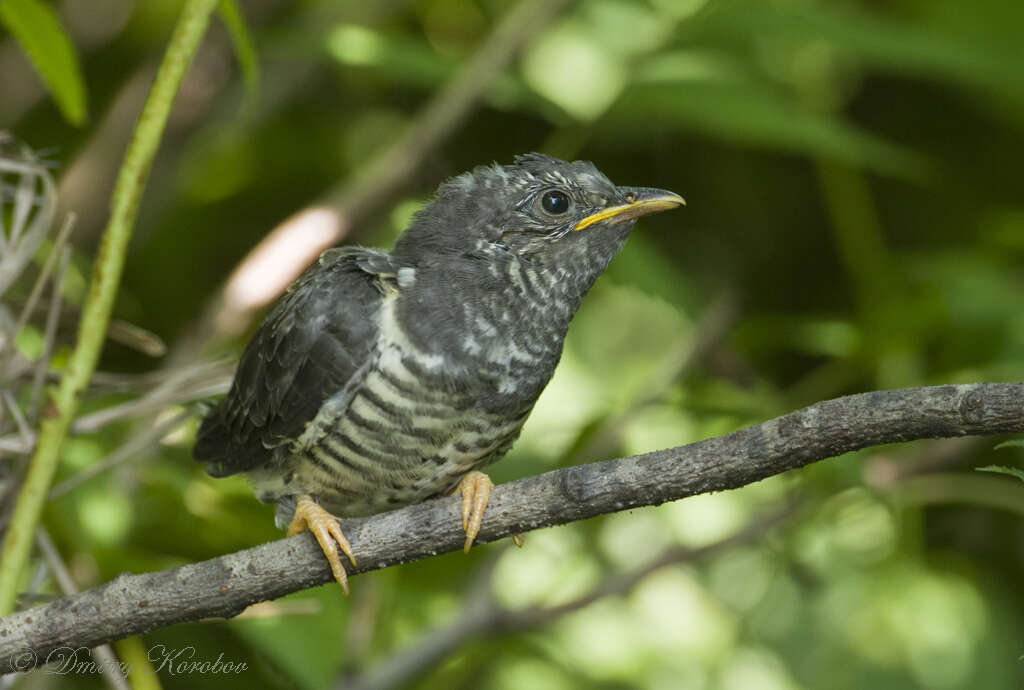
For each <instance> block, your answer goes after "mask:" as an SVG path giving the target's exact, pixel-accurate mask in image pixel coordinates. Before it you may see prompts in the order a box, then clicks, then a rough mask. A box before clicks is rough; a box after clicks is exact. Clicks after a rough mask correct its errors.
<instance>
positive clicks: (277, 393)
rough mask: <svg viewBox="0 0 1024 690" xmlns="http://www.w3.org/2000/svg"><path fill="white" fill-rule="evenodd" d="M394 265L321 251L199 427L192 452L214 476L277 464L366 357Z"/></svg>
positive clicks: (354, 253)
mask: <svg viewBox="0 0 1024 690" xmlns="http://www.w3.org/2000/svg"><path fill="white" fill-rule="evenodd" d="M393 275H394V267H393V265H392V263H391V259H390V257H389V256H388V255H387V254H386V253H385V252H381V251H376V250H371V249H362V248H354V247H352V248H350V247H346V248H342V249H332V250H328V251H326V252H324V254H323V255H322V256H321V257H320V261H319V262H318V264H317V265H316V266H314V267H313V268H311V269H310V270H308V271H307V272H306V273H305V274H303V276H302V277H300V278H299V279H298V280H297V281H296V282H295V283H294V284H293V285H292V287H291V288H290V289H289V291H288V293H287V294H286V295H285V296H284V297H283V298H282V299H281V301H280V302H278V304H277V306H275V307H274V309H273V310H272V311H271V312H270V314H269V315H268V316H267V317H266V319H265V320H264V321H263V323H262V324H261V325H260V327H259V329H258V330H257V331H256V334H255V335H254V336H253V338H252V340H251V341H250V342H249V345H248V346H247V347H246V349H245V352H244V353H243V354H242V359H241V361H240V362H239V365H238V370H237V372H236V373H235V379H234V382H233V383H232V385H231V390H230V391H228V394H227V396H226V397H225V398H224V399H223V400H222V401H221V402H220V404H219V405H218V406H217V407H216V408H214V409H213V410H212V411H211V412H210V413H209V414H208V415H207V416H206V418H205V419H203V422H202V424H201V425H200V428H199V434H198V437H197V439H196V444H195V448H194V450H193V457H194V458H195V459H196V460H197V461H199V462H205V463H207V471H208V472H209V473H210V474H212V475H214V476H217V477H223V476H227V475H229V474H235V473H236V472H245V471H248V470H251V469H254V468H256V467H258V466H260V465H263V464H266V463H267V462H268V461H271V460H276V461H280V460H282V459H283V457H284V456H285V455H286V454H287V453H286V452H285V453H282V452H276V453H275V449H279V448H286V447H287V446H288V445H289V444H290V443H291V442H293V441H294V440H295V439H297V438H298V437H299V436H300V435H301V434H302V432H303V430H304V428H305V425H306V423H307V422H309V421H310V420H312V419H313V418H314V417H315V416H316V413H317V411H318V410H319V409H320V406H321V405H322V404H323V403H324V401H326V400H327V399H328V398H329V397H331V396H332V395H334V394H335V393H338V392H339V391H341V390H342V389H343V388H344V387H345V386H346V385H347V384H349V383H350V382H351V381H352V380H353V378H354V377H357V376H358V375H359V372H360V366H361V365H363V364H364V363H365V362H367V361H368V360H369V358H370V357H371V355H372V351H373V347H374V344H375V343H376V340H377V321H376V315H377V311H378V309H379V308H380V304H381V300H382V295H383V290H384V289H385V283H386V282H391V279H392V278H393Z"/></svg>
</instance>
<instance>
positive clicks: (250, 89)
mask: <svg viewBox="0 0 1024 690" xmlns="http://www.w3.org/2000/svg"><path fill="white" fill-rule="evenodd" d="M217 12H218V13H219V14H220V18H221V21H223V22H224V26H225V27H227V30H228V34H229V35H230V36H231V43H232V45H233V46H234V48H235V57H236V58H237V59H238V65H239V66H240V67H241V68H242V79H243V81H244V83H245V100H246V103H245V108H246V109H248V108H250V107H252V105H253V104H254V103H255V102H256V100H257V98H258V96H259V91H260V61H259V56H258V54H257V53H256V46H255V44H254V43H253V40H252V34H250V33H249V28H248V27H247V26H246V25H245V17H244V16H243V15H242V12H241V10H239V9H238V3H237V2H236V1H235V0H222V2H221V3H220V7H218V8H217Z"/></svg>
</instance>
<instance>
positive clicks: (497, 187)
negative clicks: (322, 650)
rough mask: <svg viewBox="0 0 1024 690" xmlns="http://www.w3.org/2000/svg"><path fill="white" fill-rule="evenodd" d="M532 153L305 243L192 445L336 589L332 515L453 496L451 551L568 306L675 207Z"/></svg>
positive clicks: (584, 165)
mask: <svg viewBox="0 0 1024 690" xmlns="http://www.w3.org/2000/svg"><path fill="white" fill-rule="evenodd" d="M683 203H684V202H683V199H682V198H681V197H680V196H678V195H676V194H673V193H672V192H666V191H663V190H660V189H647V188H641V187H617V186H615V185H614V184H612V183H611V182H610V181H609V180H608V178H607V177H605V176H604V175H603V174H602V173H601V172H600V171H599V170H598V169H597V168H596V167H594V165H593V164H592V163H590V162H587V161H575V162H572V163H568V162H565V161H561V160H558V159H556V158H552V157H550V156H545V155H541V154H537V153H530V154H526V155H522V156H518V157H517V158H516V159H515V164H514V165H507V166H499V165H493V166H489V167H479V168H476V169H475V170H473V171H471V172H468V173H465V174H463V175H460V176H458V177H455V178H454V179H452V180H450V181H448V182H447V183H445V184H443V185H442V186H441V187H440V189H439V190H438V192H437V195H436V198H435V199H434V200H433V201H432V202H431V203H430V204H429V205H428V206H426V208H424V209H423V210H422V211H420V212H419V213H417V214H416V216H415V218H414V219H413V221H412V224H411V225H410V226H409V228H408V229H407V230H406V231H405V232H404V233H403V234H402V236H401V237H400V238H399V239H398V241H397V243H396V244H395V248H394V249H393V250H392V251H391V252H385V251H381V250H378V249H365V248H361V247H342V248H338V249H330V250H328V251H326V252H324V253H323V255H322V256H321V257H320V260H319V261H318V263H317V264H316V265H314V266H313V267H311V268H310V269H309V270H307V271H306V273H305V274H304V275H302V276H301V277H300V278H299V279H298V280H297V281H296V282H295V283H294V284H293V285H292V286H291V288H290V289H289V291H288V293H287V294H286V295H285V296H284V297H283V298H282V299H281V301H280V302H279V303H278V304H277V305H276V307H275V308H274V309H273V310H272V311H271V312H270V313H269V315H268V316H267V317H266V319H265V320H264V321H263V323H262V324H261V325H260V327H259V329H258V330H257V331H256V333H255V335H254V336H253V338H252V340H251V341H250V343H249V345H248V346H247V347H246V349H245V352H244V354H243V355H242V359H241V362H240V364H239V366H238V371H237V373H236V375H235V379H234V382H233V383H232V386H231V389H230V391H229V392H228V394H227V396H226V397H225V398H224V399H223V400H222V401H221V402H220V403H219V404H218V405H217V406H216V407H215V408H214V409H213V410H212V411H211V412H210V413H209V414H208V415H207V416H206V418H205V419H204V420H203V422H202V425H201V426H200V429H199V434H198V439H197V441H196V445H195V449H194V456H195V459H196V460H198V461H200V462H204V463H206V464H207V468H206V469H207V472H209V473H210V474H211V475H213V476H214V477H224V476H227V475H230V474H235V473H238V472H244V473H246V475H247V476H248V477H249V479H250V480H251V482H252V484H253V486H254V488H255V491H256V495H257V497H258V498H259V500H261V501H263V502H267V503H269V502H275V503H277V504H278V520H279V522H280V523H282V524H283V523H285V522H288V521H290V526H289V529H288V533H289V534H295V533H298V532H301V531H303V530H306V529H308V530H310V531H311V532H312V533H313V535H314V536H315V538H316V539H317V541H318V542H319V544H320V547H321V548H322V549H323V552H324V554H325V555H326V557H327V560H328V561H329V562H330V565H331V569H332V572H333V573H334V577H335V579H336V580H337V581H338V582H339V583H340V584H341V586H342V587H343V588H344V589H345V591H346V592H347V591H348V584H347V577H346V574H345V568H344V565H343V563H342V558H341V555H340V554H339V550H340V552H341V553H343V554H344V555H345V556H346V557H347V558H348V559H349V560H350V561H351V562H352V563H353V564H354V563H355V556H354V555H353V553H352V548H351V546H350V545H349V543H348V540H347V539H346V538H345V535H344V534H343V533H342V531H341V528H340V526H339V524H338V522H337V520H336V518H335V516H341V517H354V516H361V515H370V514H373V513H378V512H382V511H385V510H390V509H392V508H396V507H399V506H404V505H409V504H412V503H416V502H419V501H422V500H424V499H426V498H428V497H431V496H435V495H439V494H445V493H455V492H456V491H461V494H462V526H463V529H464V530H465V532H466V544H465V547H466V550H467V551H468V550H469V547H470V546H471V545H472V543H473V539H474V538H475V537H476V535H477V533H478V532H479V530H480V524H481V520H482V518H483V514H484V509H485V508H486V506H487V499H488V496H489V494H490V490H491V487H492V484H491V480H490V479H489V478H488V477H487V475H486V474H484V473H483V472H481V471H479V470H480V468H481V467H483V466H485V465H487V464H489V463H492V462H494V461H495V460H497V459H499V458H500V457H501V456H502V455H504V454H505V453H506V451H508V449H509V448H510V447H511V446H512V443H513V442H514V441H515V439H516V437H517V436H518V435H519V431H520V429H521V428H522V426H523V423H524V422H525V421H526V418H527V416H528V415H529V414H530V410H531V409H532V408H533V405H534V403H535V402H536V400H537V397H538V396H539V395H540V393H541V391H542V390H544V386H546V385H547V383H548V380H549V379H550V378H551V375H552V374H553V373H554V371H555V365H556V364H557V363H558V360H559V357H560V356H561V353H562V341H563V339H564V338H565V333H566V330H567V329H568V327H569V321H570V320H571V319H572V317H573V314H575V312H576V310H577V308H578V307H579V305H580V301H581V300H582V299H583V296H584V295H585V294H586V293H587V291H588V290H589V289H590V287H591V286H592V285H593V284H594V281H595V280H596V279H597V277H598V276H599V275H600V274H601V272H602V271H604V270H605V268H606V267H607V266H608V263H609V262H610V261H611V259H612V257H614V256H615V254H616V253H617V252H618V251H619V249H620V248H621V247H622V245H623V244H624V243H625V241H626V237H627V236H628V235H629V232H630V230H631V229H632V227H633V224H634V222H635V221H636V219H637V218H638V217H640V216H643V215H647V214H649V213H655V212H657V211H663V210H666V209H671V208H675V207H677V206H680V205H682V204H683Z"/></svg>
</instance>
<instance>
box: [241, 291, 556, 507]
mask: <svg viewBox="0 0 1024 690" xmlns="http://www.w3.org/2000/svg"><path fill="white" fill-rule="evenodd" d="M398 299H399V294H398V293H397V292H396V293H394V294H389V295H388V296H387V297H386V298H385V299H384V300H383V302H382V306H381V310H380V313H379V333H380V336H379V340H378V344H377V347H376V348H375V352H374V357H373V358H372V359H371V360H370V361H368V362H366V363H365V364H364V366H363V367H362V368H361V369H360V372H359V374H357V376H355V377H353V379H352V380H351V381H350V382H349V385H347V386H346V387H345V388H344V389H343V390H342V391H340V392H339V393H338V394H336V395H334V396H333V397H332V398H331V399H330V400H329V401H328V402H327V403H325V404H324V405H323V406H322V407H321V409H320V411H319V413H318V414H317V416H316V417H315V418H314V419H313V420H312V421H311V422H310V423H309V424H308V425H307V426H306V429H305V431H304V433H303V434H302V436H301V437H300V438H299V439H298V440H297V441H296V442H295V444H294V446H293V447H292V450H291V453H290V456H289V458H288V459H287V461H286V469H285V471H283V472H282V471H281V470H280V469H277V470H274V471H257V472H253V473H250V477H251V479H252V480H253V483H254V484H255V485H256V487H257V489H258V495H259V498H260V500H262V501H265V502H273V501H277V500H279V499H280V498H282V497H284V496H288V495H293V494H297V493H312V494H313V495H316V496H317V498H318V500H319V501H320V503H321V504H322V505H323V506H324V507H325V508H326V509H327V510H329V511H330V512H332V513H334V514H335V515H338V516H340V517H355V516H361V515H371V514H374V513H378V512H381V511H383V510H389V509H392V508H395V507H399V506H403V505H409V504H412V503H416V502H419V501H422V500H424V499H426V498H429V497H431V496H434V495H437V494H439V493H445V492H448V491H450V490H452V489H453V488H454V487H455V486H456V485H457V483H458V481H459V479H460V478H461V477H462V476H463V475H465V474H466V473H467V472H469V471H470V470H472V469H474V468H478V467H480V466H482V465H486V464H488V463H489V462H493V461H494V460H497V459H498V458H500V457H501V456H502V455H504V454H505V452H507V451H508V449H509V448H510V447H511V446H512V443H513V442H514V441H515V439H516V438H517V437H518V435H519V433H520V430H521V429H522V426H523V424H524V423H525V421H526V418H527V416H528V415H529V413H530V411H531V409H532V407H533V402H534V400H535V399H536V394H532V395H530V396H527V398H526V399H523V400H522V401H521V402H515V403H512V404H504V405H500V406H497V407H496V406H495V405H494V404H493V398H494V396H498V395H506V396H508V394H509V391H508V390H507V389H508V388H509V380H510V379H513V378H515V377H516V372H518V371H519V370H520V368H525V369H533V370H536V369H537V366H536V365H537V364H538V362H539V361H540V360H541V358H542V357H541V354H540V353H538V352H536V351H534V352H532V353H531V352H530V350H532V349H533V348H532V347H530V345H531V343H530V342H527V343H525V344H517V343H516V342H514V341H510V342H506V343H503V344H501V345H500V346H496V345H495V344H494V343H493V342H491V343H490V344H489V345H488V344H487V340H488V339H487V337H486V334H487V333H489V332H491V331H494V330H495V329H494V328H493V324H492V321H494V320H498V319H500V315H495V314H491V313H488V312H486V311H485V312H484V313H480V314H475V315H473V317H472V318H473V323H472V324H466V325H465V326H464V330H463V335H464V337H463V347H460V348H458V351H455V352H451V351H450V352H448V353H446V354H445V355H440V354H434V353H430V352H427V351H424V350H423V349H421V348H420V347H417V346H416V345H414V344H413V343H412V342H411V341H410V339H409V338H408V336H407V334H406V332H405V331H404V329H403V328H402V327H401V325H400V323H399V319H398V318H397V300H398ZM481 343H484V345H481ZM547 359H550V358H547ZM555 361H557V356H556V358H555ZM550 368H551V369H553V364H552V365H551V367H550ZM542 369H543V367H542ZM548 377H550V371H548V372H547V373H546V376H544V381H543V382H542V383H541V384H540V386H539V387H537V386H534V387H535V388H536V389H537V393H539V390H540V389H541V388H543V383H546V380H547V378H548ZM482 400H490V401H491V404H484V403H482V402H481V401H482ZM513 400H518V399H517V398H514V397H513Z"/></svg>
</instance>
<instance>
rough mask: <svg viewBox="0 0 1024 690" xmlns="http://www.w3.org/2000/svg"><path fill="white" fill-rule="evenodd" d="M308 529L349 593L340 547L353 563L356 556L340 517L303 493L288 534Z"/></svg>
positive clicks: (339, 582) (353, 563) (343, 587)
mask: <svg viewBox="0 0 1024 690" xmlns="http://www.w3.org/2000/svg"><path fill="white" fill-rule="evenodd" d="M307 529H308V530H309V531H310V532H312V533H313V536H314V537H316V540H317V542H318V543H319V544H320V548H321V549H322V550H323V552H324V556H326V557H327V562H328V563H330V565H331V572H332V573H334V579H335V580H337V581H338V584H339V585H341V588H342V589H343V590H344V591H345V594H346V595H347V594H348V574H347V573H346V572H345V566H344V565H342V563H341V556H340V555H338V550H339V548H340V550H341V553H343V554H345V555H346V556H348V559H349V560H350V561H352V565H355V564H356V557H355V556H354V555H353V554H352V546H351V545H349V543H348V539H346V538H345V535H344V534H343V533H342V531H341V526H340V525H338V518H336V517H334V516H333V515H331V514H330V513H329V512H327V510H325V509H324V508H323V507H321V505H320V504H319V503H317V502H316V501H314V500H313V497H312V496H308V495H302V496H299V497H298V502H297V503H296V504H295V516H294V517H293V518H292V522H291V524H290V525H288V536H289V537H290V536H292V535H294V534H298V533H299V532H303V531H305V530H307Z"/></svg>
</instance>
